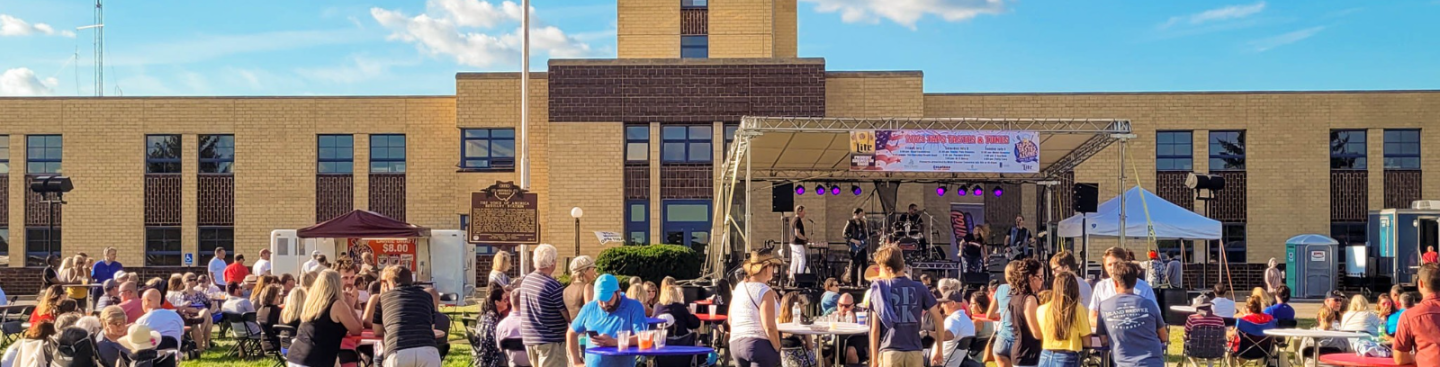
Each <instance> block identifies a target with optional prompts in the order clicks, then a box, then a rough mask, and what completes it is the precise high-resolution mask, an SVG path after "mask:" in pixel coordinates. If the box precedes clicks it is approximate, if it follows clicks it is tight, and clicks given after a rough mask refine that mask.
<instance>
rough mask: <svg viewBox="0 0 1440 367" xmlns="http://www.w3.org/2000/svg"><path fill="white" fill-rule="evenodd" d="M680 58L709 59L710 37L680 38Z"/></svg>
mask: <svg viewBox="0 0 1440 367" xmlns="http://www.w3.org/2000/svg"><path fill="white" fill-rule="evenodd" d="M680 58H682V59H708V58H710V36H680Z"/></svg>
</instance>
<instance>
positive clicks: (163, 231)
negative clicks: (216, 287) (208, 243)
mask: <svg viewBox="0 0 1440 367" xmlns="http://www.w3.org/2000/svg"><path fill="white" fill-rule="evenodd" d="M211 251H214V250H213V249H212V250H211ZM210 255H211V257H214V255H215V254H214V252H211V254H210ZM206 262H207V263H208V262H209V260H206ZM145 266H180V227H149V228H145Z"/></svg>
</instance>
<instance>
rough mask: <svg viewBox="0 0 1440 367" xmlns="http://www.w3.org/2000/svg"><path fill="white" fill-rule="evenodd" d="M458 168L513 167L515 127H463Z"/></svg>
mask: <svg viewBox="0 0 1440 367" xmlns="http://www.w3.org/2000/svg"><path fill="white" fill-rule="evenodd" d="M461 135H462V138H461V139H462V141H461V143H460V168H461V169H466V170H476V171H509V170H514V169H515V129H464V130H462V132H461Z"/></svg>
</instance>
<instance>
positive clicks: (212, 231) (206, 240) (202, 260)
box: [196, 227, 235, 264]
mask: <svg viewBox="0 0 1440 367" xmlns="http://www.w3.org/2000/svg"><path fill="white" fill-rule="evenodd" d="M216 248H223V249H225V262H230V261H231V260H234V259H235V227H200V253H199V254H196V255H198V256H196V257H198V259H196V260H198V261H199V262H196V264H209V263H210V259H213V258H215V249H216Z"/></svg>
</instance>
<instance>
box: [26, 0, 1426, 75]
mask: <svg viewBox="0 0 1440 367" xmlns="http://www.w3.org/2000/svg"><path fill="white" fill-rule="evenodd" d="M712 1H724V0H712ZM532 6H533V8H534V9H535V10H534V12H533V13H532V14H533V18H532V19H534V20H535V23H536V24H535V27H536V28H534V29H535V30H534V31H532V45H534V46H533V47H534V48H535V50H534V51H532V56H533V57H532V60H533V61H532V65H531V66H532V69H533V70H544V68H545V60H546V59H548V58H550V57H557V58H577V57H580V58H612V57H614V55H615V31H616V30H615V28H616V23H615V12H616V7H615V2H614V0H566V1H560V0H535V1H533V3H532ZM799 8H800V11H799V14H800V15H799V16H800V20H799V25H800V40H799V48H800V55H801V56H805V57H824V58H826V60H827V68H828V69H830V70H923V71H924V72H925V89H926V91H927V92H1085V91H1211V90H1361V89H1364V90H1373V89H1435V88H1437V87H1440V37H1437V36H1440V22H1436V21H1434V20H1435V19H1440V0H1410V1H1335V0H1308V1H1292V0H1283V1H1282V0H1267V1H1178V0H1177V1H1169V0H1166V1H1161V0H1150V1H1116V0H1101V1H1080V0H1027V1H1013V0H800V4H799ZM92 9H93V2H87V1H73V0H52V1H34V0H27V1H17V0H0V95H60V96H69V95H92V94H93V93H94V88H93V85H94V78H93V70H94V66H93V65H94V57H93V52H92V47H91V42H92V41H93V33H92V31H91V30H75V28H76V27H80V26H85V25H89V24H92V23H94V21H93V11H92ZM519 14H520V11H519V6H518V5H516V4H515V3H506V2H504V1H502V0H428V1H422V0H415V1H271V0H252V1H246V2H216V1H175V0H147V1H111V2H110V3H108V4H106V11H105V24H106V31H105V40H106V46H107V56H106V58H105V61H106V65H107V66H106V67H105V91H106V95H115V94H123V95H127V96H141V95H147V96H149V95H445V94H453V93H454V88H455V87H454V73H455V72H457V71H514V70H518V69H519V65H518V64H519V56H518V55H519V51H518V36H517V35H516V33H517V31H518V30H519V23H518V21H516V19H518V18H519Z"/></svg>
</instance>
